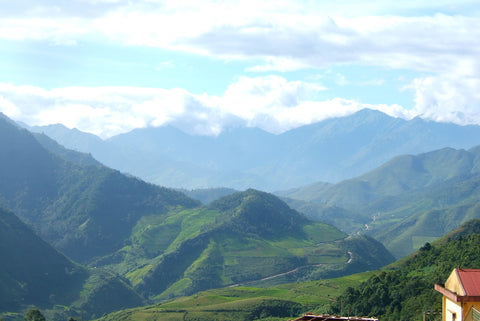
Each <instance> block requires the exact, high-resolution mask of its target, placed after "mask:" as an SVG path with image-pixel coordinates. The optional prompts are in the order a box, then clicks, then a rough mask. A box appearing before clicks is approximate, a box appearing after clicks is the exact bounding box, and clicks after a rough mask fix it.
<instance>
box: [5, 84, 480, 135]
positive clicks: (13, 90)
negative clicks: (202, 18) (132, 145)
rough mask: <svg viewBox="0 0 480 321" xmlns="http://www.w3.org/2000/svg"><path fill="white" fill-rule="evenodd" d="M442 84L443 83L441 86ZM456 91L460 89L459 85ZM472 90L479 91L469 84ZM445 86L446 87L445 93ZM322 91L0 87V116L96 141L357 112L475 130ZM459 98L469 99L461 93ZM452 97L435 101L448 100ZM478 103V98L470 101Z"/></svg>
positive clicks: (474, 119)
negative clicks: (168, 129) (149, 130)
mask: <svg viewBox="0 0 480 321" xmlns="http://www.w3.org/2000/svg"><path fill="white" fill-rule="evenodd" d="M444 81H446V82H448V80H444ZM439 85H440V86H441V85H442V84H435V83H434V81H433V80H431V79H424V80H421V81H420V80H419V83H418V84H416V86H417V87H418V88H420V87H429V86H435V87H437V86H439ZM457 85H466V84H464V83H462V84H457ZM469 85H470V86H471V87H472V88H473V87H475V86H477V85H478V83H477V82H475V81H473V82H472V83H470V84H469ZM448 86H450V84H447V85H445V87H446V88H448ZM324 90H325V88H323V87H321V86H319V85H317V84H312V83H306V82H300V81H287V80H286V79H285V78H283V77H280V76H265V77H253V78H249V77H241V78H239V79H238V80H237V81H236V82H234V83H232V84H231V85H230V86H229V87H228V88H227V90H226V91H225V92H224V93H223V95H221V96H215V95H208V94H202V95H194V94H192V93H190V92H188V91H186V90H184V89H178V88H177V89H172V90H166V89H158V88H137V87H97V88H93V87H66V88H57V89H52V90H45V89H42V88H38V87H31V86H14V85H10V84H0V111H1V112H3V113H5V114H6V115H7V116H9V117H11V118H13V119H15V120H19V121H23V122H25V123H27V124H31V125H47V124H52V123H63V124H64V125H66V126H67V127H70V128H78V129H80V130H83V131H86V132H91V133H94V134H96V135H99V136H101V137H103V138H106V137H110V136H113V135H117V134H120V133H123V132H127V131H130V130H132V129H134V128H140V127H148V126H154V127H157V126H162V125H173V126H176V127H178V128H181V129H182V130H184V131H186V132H189V133H192V134H200V135H218V134H219V133H220V132H221V131H222V130H223V129H224V128H225V127H228V126H250V127H259V128H262V129H264V130H266V131H268V132H271V133H281V132H284V131H287V130H289V129H292V128H295V127H298V126H301V125H305V124H310V123H314V122H317V121H321V120H324V119H326V118H331V117H340V116H346V115H350V114H352V113H354V112H356V111H358V110H361V109H364V108H370V109H376V110H380V111H382V112H384V113H387V114H389V115H391V116H394V117H403V118H407V119H409V118H412V117H415V116H418V115H421V116H423V117H424V118H427V119H432V120H436V121H453V122H456V123H459V124H466V123H480V115H479V114H478V112H477V111H476V109H475V108H472V109H471V110H469V109H465V110H464V111H463V113H458V112H455V110H456V109H455V106H456V99H457V98H455V97H440V98H442V99H447V101H450V103H451V105H452V108H450V109H449V105H445V106H443V107H442V109H441V110H440V109H437V110H436V109H425V108H423V106H425V105H431V104H432V103H436V102H435V101H437V100H438V99H440V98H439V97H436V96H435V95H433V96H429V95H426V94H425V95H420V94H418V95H417V105H418V108H416V109H415V110H406V109H404V108H403V107H401V106H399V105H383V104H381V105H371V104H363V103H360V102H358V101H355V100H347V99H341V98H336V99H331V100H324V101H319V100H313V99H312V98H314V97H316V95H318V94H319V93H321V92H322V91H324ZM465 91H467V92H470V90H469V89H468V88H467V89H465ZM450 94H451V93H450V92H448V91H446V92H445V93H443V92H440V93H438V95H439V96H442V95H443V96H448V95H450ZM470 98H471V99H476V100H477V101H480V96H479V95H478V94H476V96H475V97H470Z"/></svg>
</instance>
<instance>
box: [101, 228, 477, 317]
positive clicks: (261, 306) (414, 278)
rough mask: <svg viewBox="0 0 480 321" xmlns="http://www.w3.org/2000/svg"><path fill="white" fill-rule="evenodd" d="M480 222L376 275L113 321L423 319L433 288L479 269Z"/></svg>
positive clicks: (135, 312) (209, 298) (200, 301)
mask: <svg viewBox="0 0 480 321" xmlns="http://www.w3.org/2000/svg"><path fill="white" fill-rule="evenodd" d="M479 233H480V221H479V220H472V221H469V222H467V223H465V224H463V225H462V226H460V227H459V228H457V229H456V230H454V231H452V232H451V233H449V234H447V235H445V236H444V237H442V238H440V239H439V240H437V241H435V242H433V243H431V244H430V243H427V244H424V246H423V247H422V248H421V249H420V250H419V251H417V252H415V253H414V254H412V255H410V256H409V257H406V258H404V259H402V260H399V261H396V262H395V263H393V264H391V265H389V266H386V267H384V268H382V269H379V270H377V271H371V272H368V273H360V274H352V275H350V276H348V277H342V278H336V279H325V280H319V281H310V282H302V283H292V284H283V285H277V286H272V287H267V288H258V287H234V288H232V287H227V288H222V289H216V290H209V291H205V292H201V293H197V294H196V295H194V296H190V297H182V298H178V299H175V300H172V301H168V302H164V303H162V304H158V305H154V306H146V307H139V308H134V309H129V310H123V311H118V312H115V313H112V314H109V315H106V316H104V317H102V318H101V319H99V320H101V321H111V320H125V321H130V320H152V321H164V320H169V321H170V320H197V321H204V320H205V321H207V320H232V319H235V320H275V321H286V320H287V319H293V318H295V317H298V316H299V315H301V314H303V313H305V312H307V311H315V312H316V313H319V314H322V313H330V314H335V315H357V316H358V315H364V316H375V317H378V318H379V319H381V320H418V321H420V320H422V319H423V312H424V311H430V312H438V311H440V310H441V295H440V294H439V293H437V292H436V291H435V290H434V289H433V285H434V284H435V283H437V282H442V283H443V282H444V281H445V280H446V278H447V277H448V275H449V274H450V273H451V271H452V270H453V268H455V267H457V266H459V265H460V266H461V267H462V268H478V266H479V264H480V262H479V259H478V257H479V256H478V252H479V251H480V249H479V244H480V242H479V241H480V234H479Z"/></svg>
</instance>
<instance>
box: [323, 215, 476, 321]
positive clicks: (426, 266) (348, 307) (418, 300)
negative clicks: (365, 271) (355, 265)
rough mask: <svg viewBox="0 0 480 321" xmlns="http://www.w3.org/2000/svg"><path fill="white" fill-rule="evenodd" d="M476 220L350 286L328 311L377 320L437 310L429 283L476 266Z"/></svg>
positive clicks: (409, 317)
mask: <svg viewBox="0 0 480 321" xmlns="http://www.w3.org/2000/svg"><path fill="white" fill-rule="evenodd" d="M479 233H480V220H478V219H477V220H472V221H469V222H467V223H466V224H464V225H462V226H461V227H460V228H458V229H457V230H455V231H454V232H452V233H450V234H448V235H446V236H444V237H443V238H441V239H439V240H437V241H435V242H434V243H432V244H430V243H426V244H425V245H424V246H423V247H421V248H420V250H419V251H418V252H416V253H414V254H413V255H411V256H409V257H407V258H405V259H403V260H401V261H398V262H396V263H395V264H393V265H391V266H390V267H386V268H384V269H382V270H381V271H379V272H377V273H376V274H375V275H374V276H371V277H370V278H369V279H368V280H367V281H366V282H364V283H362V284H360V285H358V286H354V287H350V288H348V289H346V291H345V292H344V293H343V294H342V295H341V296H339V297H338V298H337V299H336V300H335V301H334V303H332V305H331V309H330V312H331V313H340V314H341V313H347V311H350V313H351V314H355V315H368V316H376V317H378V318H379V319H381V320H422V318H423V312H424V311H427V310H428V311H432V310H436V311H441V308H442V303H441V302H442V300H441V295H440V294H439V293H437V292H436V291H435V290H434V289H433V286H434V284H435V283H444V282H445V280H446V279H447V278H448V276H449V274H450V273H451V272H452V270H453V269H454V268H456V267H458V266H461V267H462V268H478V267H479V266H480V255H479V253H480V234H479Z"/></svg>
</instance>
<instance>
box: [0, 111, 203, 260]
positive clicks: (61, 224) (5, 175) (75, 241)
mask: <svg viewBox="0 0 480 321" xmlns="http://www.w3.org/2000/svg"><path fill="white" fill-rule="evenodd" d="M0 136H1V137H2V139H1V140H0V149H1V150H2V153H1V154H0V169H1V170H0V203H1V204H3V205H4V206H6V207H8V208H10V209H12V210H13V211H15V213H16V214H17V215H19V216H20V217H21V218H22V219H23V220H25V221H26V222H28V223H30V224H32V225H33V226H34V228H35V230H36V232H38V233H39V234H40V235H41V236H42V237H43V238H45V239H46V240H47V241H49V242H50V243H52V244H53V245H54V246H55V247H56V248H58V249H60V250H61V251H62V252H64V253H65V254H67V255H68V256H69V257H71V258H72V259H75V260H77V261H80V262H87V261H89V260H91V259H93V258H94V257H97V256H103V255H106V254H110V253H111V252H114V251H116V250H118V249H120V248H121V247H123V246H124V243H125V241H126V239H127V238H128V235H129V233H130V231H131V229H132V227H133V226H134V225H135V223H136V222H137V220H138V219H139V218H140V217H142V216H143V215H153V214H162V213H166V212H167V211H168V210H170V209H172V208H177V207H179V206H181V207H182V206H183V207H185V208H191V207H195V206H198V205H199V202H197V201H194V200H192V199H190V198H188V197H186V196H185V195H184V194H182V193H180V192H176V191H173V190H170V189H166V188H162V187H158V186H154V185H151V184H147V183H145V182H143V181H141V180H139V179H136V178H133V177H128V176H125V175H123V174H121V173H119V172H118V171H115V170H111V169H109V168H106V167H103V166H98V165H97V164H93V165H90V164H89V165H82V164H79V163H78V162H77V163H73V162H70V161H68V160H66V159H65V158H62V157H60V156H57V155H56V154H53V153H51V152H49V151H47V150H46V149H45V148H44V147H43V146H42V145H41V144H40V143H39V142H38V141H37V140H36V139H35V137H34V136H33V135H32V134H30V133H29V132H27V131H26V130H23V129H20V128H18V127H16V126H15V125H13V124H11V123H9V122H7V121H6V120H4V119H0Z"/></svg>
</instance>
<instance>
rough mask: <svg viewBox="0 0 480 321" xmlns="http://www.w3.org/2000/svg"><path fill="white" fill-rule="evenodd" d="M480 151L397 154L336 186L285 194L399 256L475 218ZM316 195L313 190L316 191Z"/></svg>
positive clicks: (301, 208)
mask: <svg viewBox="0 0 480 321" xmlns="http://www.w3.org/2000/svg"><path fill="white" fill-rule="evenodd" d="M479 169H480V148H473V149H470V150H468V151H466V150H454V149H451V148H446V149H442V150H438V151H433V152H430V153H425V154H420V155H416V156H412V155H406V156H399V157H397V158H395V159H393V160H392V161H390V162H388V163H386V164H384V165H383V166H381V167H379V168H377V169H375V170H374V171H372V172H369V173H367V174H365V175H362V176H360V177H358V178H355V179H350V180H347V181H344V182H341V183H338V184H335V185H331V186H324V185H323V184H321V183H320V187H321V188H320V189H318V188H317V187H316V186H315V185H313V186H311V187H305V188H303V189H298V190H296V191H290V192H289V193H287V192H283V193H281V194H282V195H284V196H285V197H288V196H290V195H292V196H295V197H302V195H304V197H303V198H304V199H303V200H291V199H287V202H288V204H289V205H290V206H292V207H294V208H296V209H298V210H299V211H302V212H304V213H305V214H307V215H308V216H309V217H312V218H315V219H320V220H322V221H325V222H328V223H330V224H333V225H335V226H337V227H339V228H340V229H342V230H344V231H346V232H349V233H354V232H357V231H361V232H363V233H367V234H369V235H372V236H374V237H375V238H376V239H378V240H379V241H381V242H382V243H383V244H384V245H385V246H386V247H387V249H389V250H390V251H391V252H392V253H393V254H394V255H395V256H396V257H399V258H400V257H403V256H405V255H407V254H409V253H412V252H413V251H414V250H416V249H418V248H419V247H420V246H421V245H422V244H424V243H425V242H427V241H432V240H434V239H436V238H438V237H441V236H442V235H444V234H445V233H447V232H449V231H451V230H452V229H454V228H456V227H458V226H459V225H460V224H461V223H463V222H466V221H468V220H470V219H472V218H479V217H480V212H479V207H478V206H477V203H478V201H479V195H480V194H479V187H478V186H479V184H480V173H479ZM315 191H316V192H315Z"/></svg>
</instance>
